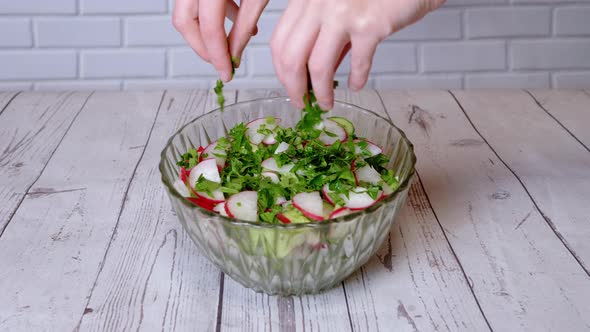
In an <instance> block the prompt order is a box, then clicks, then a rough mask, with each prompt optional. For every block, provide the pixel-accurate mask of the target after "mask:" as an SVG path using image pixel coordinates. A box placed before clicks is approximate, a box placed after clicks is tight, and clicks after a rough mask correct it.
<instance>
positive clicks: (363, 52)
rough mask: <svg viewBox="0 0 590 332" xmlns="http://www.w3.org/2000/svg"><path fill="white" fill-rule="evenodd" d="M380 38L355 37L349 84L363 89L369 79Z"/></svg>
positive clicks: (354, 87) (351, 86)
mask: <svg viewBox="0 0 590 332" xmlns="http://www.w3.org/2000/svg"><path fill="white" fill-rule="evenodd" d="M378 43H379V41H378V40H371V39H365V38H360V39H356V40H355V39H353V40H352V47H351V52H350V75H349V77H348V86H349V87H350V88H351V89H352V90H354V91H358V90H360V89H362V88H363V87H364V86H365V84H366V83H367V80H368V79H369V72H370V71H371V64H372V63H373V56H374V55H375V50H376V49H377V44H378Z"/></svg>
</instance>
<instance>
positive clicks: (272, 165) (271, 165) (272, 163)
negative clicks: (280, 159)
mask: <svg viewBox="0 0 590 332" xmlns="http://www.w3.org/2000/svg"><path fill="white" fill-rule="evenodd" d="M261 165H262V168H264V169H266V170H269V171H273V172H278V173H281V174H282V173H288V172H289V171H290V170H291V169H292V168H293V167H295V165H293V164H285V165H283V167H279V165H277V161H276V159H275V158H268V159H266V160H264V161H263V162H262V164H261Z"/></svg>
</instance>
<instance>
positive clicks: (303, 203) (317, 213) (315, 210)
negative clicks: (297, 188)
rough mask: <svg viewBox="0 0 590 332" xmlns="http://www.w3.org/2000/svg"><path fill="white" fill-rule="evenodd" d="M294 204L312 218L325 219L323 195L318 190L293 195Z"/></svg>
mask: <svg viewBox="0 0 590 332" xmlns="http://www.w3.org/2000/svg"><path fill="white" fill-rule="evenodd" d="M293 206H294V207H295V208H296V209H298V210H299V211H301V212H302V213H303V215H305V216H306V217H308V218H310V219H313V220H318V221H319V220H324V206H323V202H322V197H320V193H319V192H317V191H314V192H310V193H299V194H297V195H295V196H293Z"/></svg>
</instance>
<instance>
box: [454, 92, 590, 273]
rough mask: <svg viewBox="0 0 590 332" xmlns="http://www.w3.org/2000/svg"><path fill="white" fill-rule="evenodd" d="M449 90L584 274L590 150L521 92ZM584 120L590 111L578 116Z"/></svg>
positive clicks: (588, 249) (588, 258) (589, 230)
mask: <svg viewBox="0 0 590 332" xmlns="http://www.w3.org/2000/svg"><path fill="white" fill-rule="evenodd" d="M454 94H455V95H456V97H457V99H458V100H459V102H460V103H461V105H462V107H463V109H464V110H465V112H466V114H467V115H468V116H469V118H470V119H471V121H472V122H473V123H474V125H475V126H476V127H477V129H478V130H479V132H480V133H481V134H482V136H483V137H484V138H485V139H486V140H487V142H489V144H490V145H491V147H492V148H493V149H494V150H495V152H496V153H498V155H499V156H500V158H502V160H503V161H504V162H505V163H506V164H507V165H508V167H510V169H512V171H514V173H515V174H516V176H518V178H519V179H520V181H522V183H523V184H524V185H525V186H526V188H527V190H528V192H529V194H530V195H531V197H532V198H533V200H534V201H535V203H536V205H537V206H538V208H539V210H540V211H541V213H542V214H543V216H544V218H545V220H546V221H547V223H548V224H549V226H550V227H551V228H552V229H554V230H555V232H556V234H557V235H558V236H559V237H560V239H561V240H562V242H564V244H565V245H566V246H567V248H568V249H569V250H570V251H571V252H572V253H573V254H574V255H575V257H576V258H577V259H578V260H579V262H580V264H581V265H583V266H584V268H585V269H586V273H589V272H588V271H589V269H590V241H588V239H590V227H588V223H589V219H588V218H589V216H590V204H588V202H589V201H590V151H588V150H587V149H586V147H585V146H583V145H582V144H581V143H579V142H578V141H576V139H575V138H573V137H572V136H571V135H570V134H569V133H568V132H567V131H566V130H565V129H563V128H562V127H561V126H560V125H559V124H558V123H557V122H556V121H555V120H554V119H552V118H551V117H550V116H548V115H547V114H546V113H545V112H544V111H543V110H542V109H541V108H540V107H539V106H538V105H537V104H536V102H535V100H534V99H533V98H531V97H530V96H529V95H528V94H527V93H526V92H524V91H518V90H510V91H486V92H481V91H480V92H470V93H465V92H462V91H457V92H454ZM586 113H587V114H589V115H590V111H586ZM587 119H590V116H586V117H585V118H584V117H580V118H579V119H578V121H580V122H585V121H584V120H587ZM568 122H571V121H568ZM585 123H586V124H588V123H589V122H585ZM589 276H590V273H589Z"/></svg>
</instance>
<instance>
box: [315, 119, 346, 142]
mask: <svg viewBox="0 0 590 332" xmlns="http://www.w3.org/2000/svg"><path fill="white" fill-rule="evenodd" d="M326 132H328V133H331V134H332V135H336V136H334V137H333V136H330V135H328V134H326ZM347 138H348V135H347V134H346V130H344V128H342V127H341V126H340V125H339V124H337V123H336V122H334V121H332V120H324V129H323V131H322V133H321V134H320V137H319V139H320V141H321V142H322V143H324V144H325V145H332V144H334V142H336V141H338V140H340V141H342V142H344V141H346V139H347Z"/></svg>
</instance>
